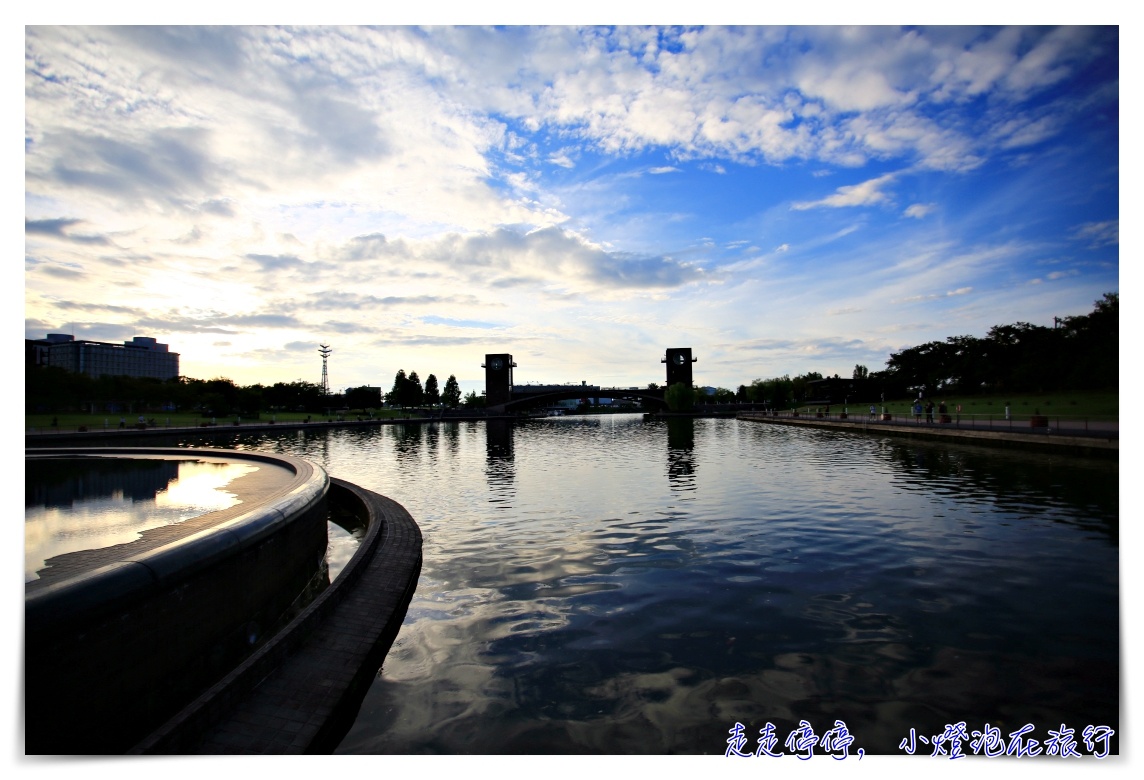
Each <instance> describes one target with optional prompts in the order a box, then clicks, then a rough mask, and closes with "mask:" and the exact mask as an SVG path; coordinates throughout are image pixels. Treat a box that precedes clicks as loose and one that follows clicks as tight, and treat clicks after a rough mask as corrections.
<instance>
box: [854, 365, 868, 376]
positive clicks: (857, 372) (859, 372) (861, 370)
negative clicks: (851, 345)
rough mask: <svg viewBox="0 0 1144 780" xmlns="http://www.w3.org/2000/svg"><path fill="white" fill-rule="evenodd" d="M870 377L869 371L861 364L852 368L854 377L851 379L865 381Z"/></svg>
mask: <svg viewBox="0 0 1144 780" xmlns="http://www.w3.org/2000/svg"><path fill="white" fill-rule="evenodd" d="M869 376H870V369H868V368H866V366H864V365H862V364H858V365H856V366H854V375H853V376H852V377H851V379H866V378H868V377H869Z"/></svg>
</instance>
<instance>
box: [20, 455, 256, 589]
mask: <svg viewBox="0 0 1144 780" xmlns="http://www.w3.org/2000/svg"><path fill="white" fill-rule="evenodd" d="M104 465H105V464H104ZM177 466H178V470H177V473H178V476H177V477H175V478H174V479H172V480H171V481H170V483H168V484H167V486H166V489H161V490H159V491H158V492H155V493H153V496H154V497H153V498H152V499H150V500H148V499H146V498H139V497H134V498H133V497H131V496H130V495H124V493H123V492H122V491H120V492H118V493H117V494H116V495H112V496H108V497H100V498H94V499H84V498H83V497H82V496H78V497H77V500H75V502H74V503H72V504H71V505H69V506H43V505H39V506H27V507H25V510H24V581H25V582H31V581H32V580H36V579H39V576H38V575H37V574H36V572H38V571H40V570H41V569H43V568H45V566H46V564H47V562H48V561H50V560H51V559H52V558H55V557H57V556H60V555H64V554H66V553H71V552H79V551H82V550H97V549H101V548H103V547H111V546H113V545H117V544H127V543H129V542H133V541H135V540H137V539H139V538H140V537H141V536H142V534H143V532H144V531H147V530H149V529H152V528H159V527H161V526H164V525H170V524H172V523H181V522H183V521H184V520H189V519H191V518H192V517H199V516H201V515H205V514H208V513H210V512H217V511H220V510H223V509H227V508H229V507H231V506H234V505H235V504H238V503H240V502H239V500H238V498H237V496H236V495H235V494H234V493H231V492H228V491H225V490H223V489H222V488H224V487H226V486H227V485H228V484H230V482H232V481H233V480H235V479H237V478H239V477H241V476H244V475H246V474H249V473H251V472H254V471H257V470H258V467H257V466H252V465H248V464H243V463H219V462H212V461H201V462H200V461H179V462H178V463H177ZM124 469H125V471H128V472H130V466H126V465H125V466H124Z"/></svg>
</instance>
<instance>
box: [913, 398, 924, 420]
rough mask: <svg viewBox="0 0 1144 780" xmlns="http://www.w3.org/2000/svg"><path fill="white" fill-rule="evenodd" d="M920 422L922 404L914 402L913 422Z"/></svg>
mask: <svg viewBox="0 0 1144 780" xmlns="http://www.w3.org/2000/svg"><path fill="white" fill-rule="evenodd" d="M921 421H922V402H921V401H920V400H919V401H914V422H919V423H920V422H921Z"/></svg>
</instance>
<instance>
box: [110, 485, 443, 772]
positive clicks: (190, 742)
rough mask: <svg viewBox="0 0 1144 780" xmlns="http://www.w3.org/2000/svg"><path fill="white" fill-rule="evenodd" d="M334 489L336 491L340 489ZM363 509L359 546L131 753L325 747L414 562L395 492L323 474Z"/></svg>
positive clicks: (355, 701)
mask: <svg viewBox="0 0 1144 780" xmlns="http://www.w3.org/2000/svg"><path fill="white" fill-rule="evenodd" d="M339 494H340V495H339ZM331 497H332V498H334V499H335V500H348V501H356V502H357V503H358V504H359V506H360V507H361V509H362V510H363V511H365V512H368V514H369V516H370V524H369V530H368V531H367V532H366V536H365V538H364V539H363V540H362V543H361V546H360V547H359V549H358V552H357V553H355V555H354V557H353V558H352V559H351V560H350V562H349V564H347V566H346V568H345V569H344V570H343V571H342V573H341V575H339V576H338V577H337V579H335V580H334V582H333V583H331V585H330V587H329V588H327V589H326V590H325V591H324V592H323V593H322V594H321V595H320V596H319V597H318V598H317V599H316V600H315V601H314V602H313V603H312V604H310V606H309V607H307V608H306V609H305V610H304V611H303V612H302V613H301V614H300V615H299V616H298V618H296V619H295V620H294V621H293V622H292V623H291V624H290V625H289V626H288V627H287V628H286V629H285V630H284V631H282V632H280V633H279V634H278V635H277V636H276V637H275V638H274V639H273V640H271V641H270V642H268V643H267V644H266V645H264V646H263V647H262V648H261V649H260V650H259V651H258V652H257V653H255V654H254V655H253V656H251V657H250V658H249V659H248V660H247V661H246V662H244V663H243V664H242V665H241V666H239V667H238V668H237V669H235V670H234V671H233V672H232V673H231V674H230V675H228V676H227V677H226V678H225V679H223V680H221V681H220V682H219V683H218V684H216V685H214V686H213V687H212V688H211V689H210V690H208V691H206V692H205V693H204V694H203V695H202V696H200V697H199V698H198V699H197V700H195V701H194V702H192V703H191V704H190V705H189V706H188V707H186V708H185V709H184V710H183V711H182V712H180V713H179V714H178V715H176V716H175V717H174V718H172V719H171V720H170V721H168V722H167V723H166V724H164V725H163V726H162V727H160V728H159V729H158V730H156V731H155V732H154V733H153V734H151V735H150V736H149V737H148V738H147V739H145V740H143V741H142V742H141V743H139V744H138V745H136V746H135V748H133V749H132V750H131V751H130V752H131V753H166V754H207V755H219V754H253V753H260V754H292V753H293V754H296V753H328V752H331V751H332V750H333V749H334V748H335V747H337V745H338V743H339V742H340V741H341V740H342V738H343V737H344V736H345V734H346V732H347V731H348V730H349V727H350V726H351V725H352V723H353V721H354V718H355V717H356V716H357V713H358V709H359V708H360V706H361V702H362V699H363V698H364V697H365V693H366V691H367V690H368V688H369V686H370V683H371V681H372V680H373V678H374V676H375V675H376V673H377V670H378V669H379V668H380V667H381V664H382V661H383V660H384V658H385V655H386V653H387V652H388V651H389V648H390V646H391V645H392V644H393V641H394V639H395V638H396V637H397V632H398V630H399V629H400V627H401V623H402V621H403V620H404V618H405V612H406V609H407V608H408V606H409V602H410V599H411V598H412V596H413V591H414V589H415V588H416V585H417V578H418V576H419V574H420V571H421V531H420V530H419V529H418V527H417V524H416V523H415V522H414V521H413V518H412V517H410V516H409V513H408V512H406V511H405V509H404V508H403V507H402V506H401V505H400V504H398V503H397V502H395V501H392V500H391V499H388V498H386V497H384V496H381V495H378V494H377V493H373V492H371V491H367V490H363V489H362V488H359V487H357V486H356V485H353V484H351V483H348V482H344V481H342V480H338V479H334V478H331Z"/></svg>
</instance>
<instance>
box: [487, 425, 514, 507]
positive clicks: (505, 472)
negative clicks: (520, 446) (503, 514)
mask: <svg viewBox="0 0 1144 780" xmlns="http://www.w3.org/2000/svg"><path fill="white" fill-rule="evenodd" d="M513 432H514V431H513V423H512V421H511V420H486V421H485V475H486V477H487V478H488V483H489V492H490V493H491V494H492V495H491V497H490V498H489V503H491V504H500V505H501V506H500V507H499V508H501V509H511V508H512V499H513V498H514V496H515V494H516V463H515V461H514V459H513V451H512V439H513Z"/></svg>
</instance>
